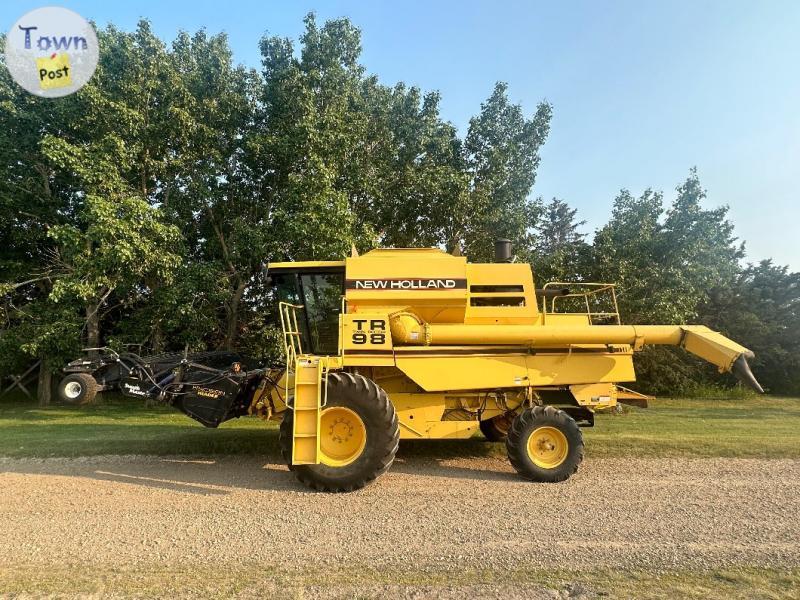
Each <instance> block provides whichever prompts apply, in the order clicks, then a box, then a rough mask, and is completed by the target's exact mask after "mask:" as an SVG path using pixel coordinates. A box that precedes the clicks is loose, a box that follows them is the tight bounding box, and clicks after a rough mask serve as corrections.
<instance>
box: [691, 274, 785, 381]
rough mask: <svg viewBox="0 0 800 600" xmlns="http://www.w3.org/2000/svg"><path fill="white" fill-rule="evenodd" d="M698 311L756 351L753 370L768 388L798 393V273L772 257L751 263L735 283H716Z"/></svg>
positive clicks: (713, 325) (706, 321) (713, 324)
mask: <svg viewBox="0 0 800 600" xmlns="http://www.w3.org/2000/svg"><path fill="white" fill-rule="evenodd" d="M700 313H701V318H702V320H703V322H705V323H707V324H708V325H709V326H710V327H713V328H715V329H717V330H719V331H722V332H724V333H725V334H726V335H729V336H731V337H732V338H733V339H736V340H743V341H745V343H746V345H747V347H748V348H750V349H751V350H753V351H754V352H755V355H756V357H755V359H754V360H753V361H751V362H752V367H753V372H754V374H755V375H756V377H757V378H758V379H759V380H760V381H762V382H764V385H765V386H766V387H767V388H768V391H770V392H773V393H779V394H789V395H795V396H796V395H798V394H800V273H792V272H790V271H789V270H788V268H787V267H785V266H778V265H775V264H773V263H772V261H770V260H764V261H761V262H760V263H758V264H756V265H748V266H747V267H746V268H745V269H744V270H743V271H742V272H741V273H740V274H739V275H738V276H737V277H736V279H735V280H734V281H733V283H732V285H731V286H729V287H724V288H723V287H715V288H714V289H713V290H712V293H711V294H710V296H709V298H708V299H707V300H706V301H705V302H704V303H703V304H702V305H701V307H700ZM725 380H726V382H727V383H731V380H730V378H729V377H726V378H725Z"/></svg>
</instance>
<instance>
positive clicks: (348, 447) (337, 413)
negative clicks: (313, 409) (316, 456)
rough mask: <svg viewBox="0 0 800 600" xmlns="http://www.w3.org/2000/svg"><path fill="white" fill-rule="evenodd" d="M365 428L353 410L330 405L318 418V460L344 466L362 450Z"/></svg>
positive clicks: (331, 465) (329, 464)
mask: <svg viewBox="0 0 800 600" xmlns="http://www.w3.org/2000/svg"><path fill="white" fill-rule="evenodd" d="M366 444H367V428H366V426H365V425H364V421H362V420H361V417H359V416H358V414H356V413H355V412H354V411H352V410H350V409H349V408H345V407H343V406H332V407H330V408H326V409H324V410H323V411H322V416H321V418H320V462H322V464H324V465H328V466H329V467H344V466H347V465H349V464H350V463H352V462H354V461H355V460H356V459H358V457H359V456H361V453H362V452H364V447H365V446H366Z"/></svg>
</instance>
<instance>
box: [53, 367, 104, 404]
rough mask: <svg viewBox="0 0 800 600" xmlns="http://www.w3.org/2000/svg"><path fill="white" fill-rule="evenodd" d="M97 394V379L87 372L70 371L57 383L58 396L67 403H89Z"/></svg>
mask: <svg viewBox="0 0 800 600" xmlns="http://www.w3.org/2000/svg"><path fill="white" fill-rule="evenodd" d="M95 396H97V381H96V380H95V378H94V377H92V376H91V375H89V373H71V374H69V375H67V376H66V377H64V379H62V380H61V383H59V384H58V397H59V398H61V400H62V401H63V402H67V403H68V404H89V403H90V402H92V400H94V398H95Z"/></svg>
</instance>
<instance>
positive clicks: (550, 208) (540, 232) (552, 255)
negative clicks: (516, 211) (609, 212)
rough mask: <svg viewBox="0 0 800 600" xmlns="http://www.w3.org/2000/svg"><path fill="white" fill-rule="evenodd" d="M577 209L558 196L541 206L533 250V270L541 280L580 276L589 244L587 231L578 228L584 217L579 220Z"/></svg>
mask: <svg viewBox="0 0 800 600" xmlns="http://www.w3.org/2000/svg"><path fill="white" fill-rule="evenodd" d="M577 213H578V211H577V209H574V208H570V207H569V205H568V204H567V203H566V202H564V201H563V200H559V199H558V198H553V199H552V200H551V201H550V202H549V203H548V204H547V205H546V206H545V207H544V210H543V212H542V216H541V217H540V218H539V220H538V221H537V223H536V226H535V228H534V231H535V235H536V245H535V247H534V251H533V253H532V261H533V267H534V274H535V275H536V277H537V280H538V281H539V282H540V283H542V284H544V283H545V282H547V281H567V282H569V281H579V280H580V279H582V277H583V269H584V268H585V264H584V263H585V261H586V260H587V253H588V251H589V246H588V245H587V244H586V241H585V239H586V234H584V233H581V232H580V228H581V227H583V226H584V225H585V224H586V221H578V220H577V219H576V215H577Z"/></svg>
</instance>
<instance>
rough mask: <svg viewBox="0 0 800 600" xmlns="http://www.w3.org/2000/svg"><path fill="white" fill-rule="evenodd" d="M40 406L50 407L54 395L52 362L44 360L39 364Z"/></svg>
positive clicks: (37, 390)
mask: <svg viewBox="0 0 800 600" xmlns="http://www.w3.org/2000/svg"><path fill="white" fill-rule="evenodd" d="M36 393H37V396H38V397H39V406H49V405H50V398H51V395H52V393H53V373H52V372H51V371H50V360H49V359H47V358H42V360H41V362H40V363H39V385H38V387H37V389H36Z"/></svg>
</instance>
